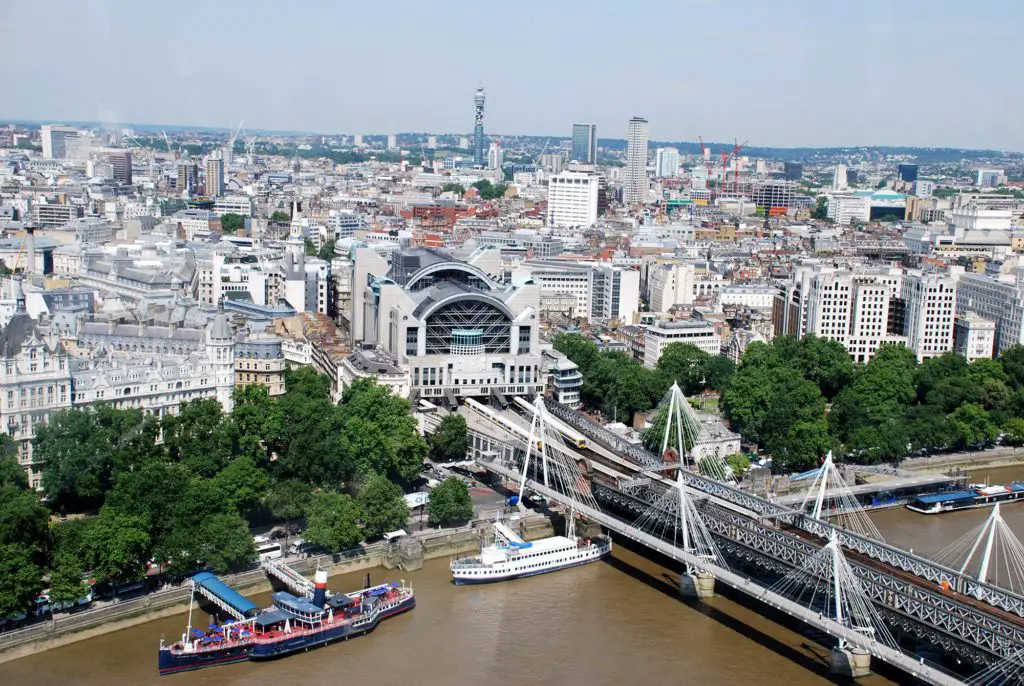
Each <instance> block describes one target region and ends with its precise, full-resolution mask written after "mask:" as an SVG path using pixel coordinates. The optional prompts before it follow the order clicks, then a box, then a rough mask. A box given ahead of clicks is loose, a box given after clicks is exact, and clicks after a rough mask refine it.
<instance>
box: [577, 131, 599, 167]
mask: <svg viewBox="0 0 1024 686" xmlns="http://www.w3.org/2000/svg"><path fill="white" fill-rule="evenodd" d="M571 161H573V162H583V163H585V164H595V163H597V124H573V125H572V155H571Z"/></svg>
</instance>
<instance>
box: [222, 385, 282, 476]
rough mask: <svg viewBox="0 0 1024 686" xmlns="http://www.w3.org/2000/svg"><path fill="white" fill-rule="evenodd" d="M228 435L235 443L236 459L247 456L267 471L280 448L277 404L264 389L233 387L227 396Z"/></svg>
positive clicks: (265, 388) (279, 424) (247, 386)
mask: <svg viewBox="0 0 1024 686" xmlns="http://www.w3.org/2000/svg"><path fill="white" fill-rule="evenodd" d="M231 397H232V399H233V400H234V409H233V410H232V411H231V416H230V421H231V423H232V425H233V426H232V427H231V429H230V433H231V434H232V435H233V436H234V437H235V440H236V441H237V444H238V445H237V451H238V454H239V455H248V456H250V457H252V458H253V459H254V460H256V463H257V464H258V465H260V466H261V467H263V468H269V466H270V457H271V454H272V453H273V452H274V451H275V450H277V448H278V447H280V445H281V435H282V429H283V424H282V415H281V404H280V403H278V402H276V401H275V400H274V399H273V398H271V397H270V393H269V392H268V391H267V387H266V386H264V385H262V384H258V383H252V384H246V385H245V386H235V388H234V389H233V390H232V392H231Z"/></svg>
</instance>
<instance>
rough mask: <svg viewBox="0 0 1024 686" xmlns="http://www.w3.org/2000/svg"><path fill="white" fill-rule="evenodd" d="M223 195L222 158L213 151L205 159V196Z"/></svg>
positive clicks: (216, 196) (217, 196) (215, 196)
mask: <svg viewBox="0 0 1024 686" xmlns="http://www.w3.org/2000/svg"><path fill="white" fill-rule="evenodd" d="M222 195H224V159H223V158H222V157H221V156H220V153H219V152H215V153H213V154H212V155H210V157H208V158H207V159H206V197H208V198H219V197H220V196H222Z"/></svg>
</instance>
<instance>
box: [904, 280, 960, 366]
mask: <svg viewBox="0 0 1024 686" xmlns="http://www.w3.org/2000/svg"><path fill="white" fill-rule="evenodd" d="M902 299H903V306H904V307H905V308H906V309H905V313H904V321H905V326H906V329H905V331H906V336H907V347H909V348H910V349H911V350H913V351H914V354H915V355H916V356H917V361H918V362H923V361H924V360H926V359H928V358H929V357H938V356H939V355H942V354H943V353H947V352H949V351H950V350H952V349H953V323H954V322H953V320H954V318H955V317H956V278H955V277H954V276H950V275H948V274H934V273H927V274H922V273H914V272H908V273H907V274H906V275H904V277H903V294H902Z"/></svg>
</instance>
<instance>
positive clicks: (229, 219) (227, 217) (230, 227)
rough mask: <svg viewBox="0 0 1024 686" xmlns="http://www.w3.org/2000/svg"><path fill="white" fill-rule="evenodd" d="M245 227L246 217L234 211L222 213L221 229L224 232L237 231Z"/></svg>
mask: <svg viewBox="0 0 1024 686" xmlns="http://www.w3.org/2000/svg"><path fill="white" fill-rule="evenodd" d="M244 228H245V217H243V216H242V215H240V214H235V213H233V212H225V213H224V214H222V215H220V230H221V231H222V232H224V233H231V234H233V233H235V232H236V231H241V230H242V229H244Z"/></svg>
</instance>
